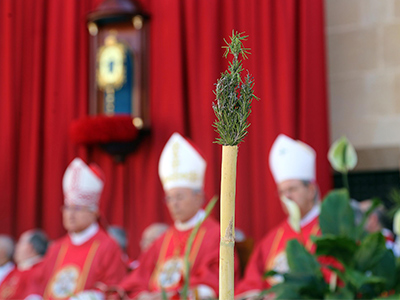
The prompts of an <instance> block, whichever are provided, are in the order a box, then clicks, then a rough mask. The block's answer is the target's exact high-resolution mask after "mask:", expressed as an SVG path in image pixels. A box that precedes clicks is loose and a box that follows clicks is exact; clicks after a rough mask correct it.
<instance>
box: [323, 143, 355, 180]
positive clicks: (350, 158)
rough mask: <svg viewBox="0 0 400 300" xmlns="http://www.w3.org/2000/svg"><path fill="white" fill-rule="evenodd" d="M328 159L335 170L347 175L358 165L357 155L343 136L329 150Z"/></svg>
mask: <svg viewBox="0 0 400 300" xmlns="http://www.w3.org/2000/svg"><path fill="white" fill-rule="evenodd" d="M328 159H329V162H330V163H331V166H332V168H333V169H335V170H336V171H338V172H340V173H346V172H347V171H349V170H352V169H354V167H355V166H356V165H357V161H358V159H357V153H356V150H355V149H354V147H353V145H352V144H351V143H350V142H349V141H348V139H347V138H346V137H344V136H342V137H341V138H340V139H338V140H336V141H335V142H334V143H333V144H332V146H331V147H330V148H329V152H328Z"/></svg>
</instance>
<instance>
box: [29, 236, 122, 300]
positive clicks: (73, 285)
mask: <svg viewBox="0 0 400 300" xmlns="http://www.w3.org/2000/svg"><path fill="white" fill-rule="evenodd" d="M125 274H126V265H125V263H124V262H123V255H122V252H121V250H120V248H119V247H118V245H117V244H116V243H115V241H114V240H112V238H110V237H109V236H108V235H107V234H106V233H105V232H104V231H103V230H102V229H99V231H98V232H97V233H96V234H95V235H94V236H93V237H91V238H90V239H89V240H88V241H86V242H84V243H83V244H81V245H74V244H73V243H72V242H71V239H70V237H69V235H67V236H65V237H63V238H61V239H60V240H58V241H56V242H55V243H54V244H53V245H52V246H51V248H50V249H49V251H48V253H47V255H46V257H45V260H44V261H43V268H42V276H43V277H42V278H41V279H42V283H43V285H42V289H41V291H36V294H43V298H44V299H68V298H69V297H71V296H72V295H75V294H77V293H79V292H81V291H84V290H93V289H96V286H97V285H99V284H103V285H113V284H114V285H115V284H116V283H118V282H119V281H121V279H122V278H123V277H124V276H125Z"/></svg>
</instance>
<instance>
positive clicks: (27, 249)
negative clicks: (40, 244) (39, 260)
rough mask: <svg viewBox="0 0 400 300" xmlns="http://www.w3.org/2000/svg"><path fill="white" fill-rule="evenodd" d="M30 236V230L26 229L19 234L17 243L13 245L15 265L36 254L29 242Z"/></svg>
mask: <svg viewBox="0 0 400 300" xmlns="http://www.w3.org/2000/svg"><path fill="white" fill-rule="evenodd" d="M31 237H32V232H31V231H26V232H24V233H23V234H22V235H21V236H20V238H19V240H18V242H17V244H16V245H15V252H14V260H15V262H16V263H17V265H18V264H20V263H22V262H23V261H25V260H27V259H29V258H32V257H35V256H37V255H38V254H37V253H36V251H35V249H34V248H33V246H32V244H31V243H30V239H31Z"/></svg>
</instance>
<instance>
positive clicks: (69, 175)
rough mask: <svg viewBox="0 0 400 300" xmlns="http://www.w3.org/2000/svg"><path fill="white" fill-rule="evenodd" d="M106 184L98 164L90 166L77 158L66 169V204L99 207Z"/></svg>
mask: <svg viewBox="0 0 400 300" xmlns="http://www.w3.org/2000/svg"><path fill="white" fill-rule="evenodd" d="M103 186H104V175H103V172H102V170H101V169H100V167H98V166H97V165H96V164H90V165H89V166H88V165H87V164H86V163H84V162H83V160H82V159H80V158H75V159H74V160H73V161H72V162H71V163H70V164H69V166H68V168H67V169H66V170H65V173H64V177H63V192H64V203H65V205H68V206H69V205H82V206H88V207H91V208H93V209H97V208H98V206H99V200H100V197H101V193H102V191H103Z"/></svg>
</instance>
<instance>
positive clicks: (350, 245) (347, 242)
mask: <svg viewBox="0 0 400 300" xmlns="http://www.w3.org/2000/svg"><path fill="white" fill-rule="evenodd" d="M311 239H312V241H313V242H314V243H315V245H316V251H315V254H316V255H317V256H321V255H328V256H332V257H335V258H336V259H337V260H338V261H340V262H341V263H343V264H344V265H345V266H348V265H350V264H351V262H352V260H353V257H354V254H355V253H356V251H357V248H358V247H357V244H356V242H355V241H354V240H352V239H350V238H348V237H345V236H335V235H332V234H325V235H323V236H318V237H312V238H311Z"/></svg>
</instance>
